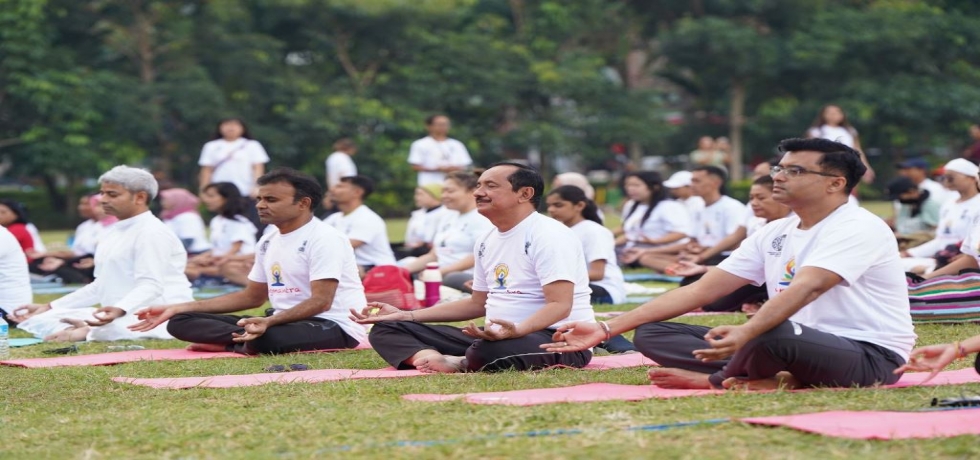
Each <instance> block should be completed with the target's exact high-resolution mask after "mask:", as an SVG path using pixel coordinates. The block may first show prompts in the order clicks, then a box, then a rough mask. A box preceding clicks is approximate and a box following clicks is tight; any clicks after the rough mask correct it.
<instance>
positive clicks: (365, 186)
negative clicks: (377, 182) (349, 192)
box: [340, 176, 374, 200]
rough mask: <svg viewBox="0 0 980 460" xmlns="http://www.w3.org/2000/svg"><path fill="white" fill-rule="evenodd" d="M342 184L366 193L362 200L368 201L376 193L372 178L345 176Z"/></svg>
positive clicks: (342, 178)
mask: <svg viewBox="0 0 980 460" xmlns="http://www.w3.org/2000/svg"><path fill="white" fill-rule="evenodd" d="M340 181H341V182H345V183H348V184H351V185H353V186H355V187H357V188H359V189H361V191H362V192H364V193H363V194H362V195H361V199H362V200H366V199H367V197H369V196H371V194H372V193H374V181H373V180H371V179H370V178H367V177H364V176H344V177H341V178H340Z"/></svg>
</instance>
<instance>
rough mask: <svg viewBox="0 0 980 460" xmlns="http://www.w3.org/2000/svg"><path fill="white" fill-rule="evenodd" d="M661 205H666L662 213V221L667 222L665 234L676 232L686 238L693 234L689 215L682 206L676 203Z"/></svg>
mask: <svg viewBox="0 0 980 460" xmlns="http://www.w3.org/2000/svg"><path fill="white" fill-rule="evenodd" d="M661 204H662V205H668V206H667V207H666V208H665V209H664V211H665V212H664V213H663V214H664V219H665V220H666V222H667V228H666V231H667V233H671V232H677V233H683V234H685V235H688V236H690V235H693V234H694V224H693V223H692V222H691V214H690V213H689V212H687V209H686V208H685V207H684V205H683V204H680V203H678V202H676V201H665V202H663V203H661ZM648 222H649V220H648Z"/></svg>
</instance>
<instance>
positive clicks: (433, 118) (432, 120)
mask: <svg viewBox="0 0 980 460" xmlns="http://www.w3.org/2000/svg"><path fill="white" fill-rule="evenodd" d="M439 117H446V119H447V120H448V119H449V117H447V116H446V115H443V114H441V113H433V114H432V115H429V116H427V117H425V126H432V123H435V121H436V118H439Z"/></svg>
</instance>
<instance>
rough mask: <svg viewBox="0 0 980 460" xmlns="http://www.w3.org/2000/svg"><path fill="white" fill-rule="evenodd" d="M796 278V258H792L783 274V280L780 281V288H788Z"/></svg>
mask: <svg viewBox="0 0 980 460" xmlns="http://www.w3.org/2000/svg"><path fill="white" fill-rule="evenodd" d="M795 276H796V258H795V257H793V258H790V259H789V262H787V263H786V269H785V271H784V272H783V279H782V280H780V281H779V287H781V288H784V289H785V288H788V287H789V283H792V282H793V277H795Z"/></svg>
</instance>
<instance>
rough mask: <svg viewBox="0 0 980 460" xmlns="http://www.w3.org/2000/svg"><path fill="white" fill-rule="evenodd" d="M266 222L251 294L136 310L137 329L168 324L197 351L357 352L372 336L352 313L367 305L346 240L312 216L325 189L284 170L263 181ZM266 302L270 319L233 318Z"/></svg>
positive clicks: (247, 289) (261, 207) (260, 202)
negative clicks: (353, 318)
mask: <svg viewBox="0 0 980 460" xmlns="http://www.w3.org/2000/svg"><path fill="white" fill-rule="evenodd" d="M258 186H259V188H258V195H257V200H258V201H257V204H256V207H257V208H258V214H259V218H260V219H261V220H262V223H263V224H267V225H268V224H271V225H274V226H275V228H273V229H272V230H271V231H270V232H269V233H268V234H267V235H265V236H263V237H262V239H261V240H259V243H258V250H257V251H256V253H255V265H253V266H252V271H251V273H249V275H248V279H249V282H248V284H247V285H246V286H245V289H244V290H242V291H239V292H235V293H231V294H227V295H224V296H221V297H216V298H213V299H208V300H202V301H197V302H185V303H179V304H175V305H161V306H154V307H151V308H147V309H144V310H142V311H139V312H137V313H136V315H137V316H139V318H140V319H141V320H142V321H141V322H139V323H137V324H135V325H133V326H132V329H133V330H135V331H149V330H152V329H153V328H155V327H157V326H159V325H160V324H161V323H163V322H164V321H167V320H168V319H169V320H170V324H169V325H168V326H167V329H168V330H169V331H170V333H171V334H173V336H174V337H176V338H178V339H181V340H186V341H188V342H191V346H190V347H188V348H189V349H191V350H197V351H234V352H236V353H242V354H259V353H275V354H278V353H289V352H295V351H308V350H327V349H340V348H354V347H356V346H357V345H358V343H360V342H362V341H364V340H365V339H366V338H367V334H366V332H365V330H364V327H362V326H361V325H359V324H355V323H354V322H353V321H351V320H350V319H349V318H348V316H347V310H348V309H349V308H351V307H355V306H356V307H361V306H363V305H364V304H366V303H367V301H366V300H365V299H364V289H363V288H362V287H361V280H360V278H359V277H358V276H357V265H355V263H354V250H353V248H351V245H350V243H349V242H348V241H347V237H346V236H344V235H343V234H341V233H340V232H338V231H337V230H335V229H334V228H333V227H330V226H329V225H327V224H324V223H323V222H322V221H321V220H320V219H317V218H316V217H314V216H313V208H314V207H315V206H317V205H318V204H319V203H320V201H321V200H322V199H323V188H322V187H320V184H319V182H317V181H316V179H314V178H313V177H310V176H308V175H306V174H303V173H300V172H298V171H295V170H292V169H288V168H282V169H277V170H274V171H271V172H269V173H268V174H265V175H263V176H261V177H259V179H258ZM266 300H268V301H269V302H270V303H271V304H272V308H271V309H269V310H267V311H266V315H265V316H258V317H256V316H231V315H225V314H222V313H232V312H238V311H244V310H248V309H251V308H257V307H259V306H261V305H262V304H263V303H265V301H266Z"/></svg>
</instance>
